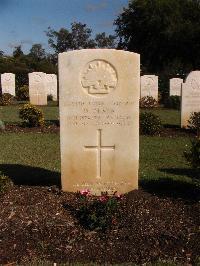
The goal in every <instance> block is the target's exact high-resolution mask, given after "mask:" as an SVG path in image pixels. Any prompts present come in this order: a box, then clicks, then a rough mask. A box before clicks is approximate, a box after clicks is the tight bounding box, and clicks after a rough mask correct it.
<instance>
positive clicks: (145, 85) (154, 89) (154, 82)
mask: <svg viewBox="0 0 200 266" xmlns="http://www.w3.org/2000/svg"><path fill="white" fill-rule="evenodd" d="M140 81H141V84H140V98H143V97H147V96H150V97H153V98H154V99H155V100H156V101H158V76H155V75H143V76H141V80H140Z"/></svg>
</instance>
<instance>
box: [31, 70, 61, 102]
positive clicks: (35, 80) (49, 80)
mask: <svg viewBox="0 0 200 266" xmlns="http://www.w3.org/2000/svg"><path fill="white" fill-rule="evenodd" d="M28 76H29V98H30V103H31V104H34V105H47V95H52V97H53V100H54V101H56V100H57V76H56V75H55V74H46V73H43V72H33V73H29V75H28ZM46 88H47V89H46Z"/></svg>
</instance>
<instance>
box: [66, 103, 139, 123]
mask: <svg viewBox="0 0 200 266" xmlns="http://www.w3.org/2000/svg"><path fill="white" fill-rule="evenodd" d="M134 104H135V103H134V102H132V101H109V102H107V103H106V104H105V102H104V101H88V102H87V101H70V102H66V103H65V106H67V107H68V110H70V112H68V114H66V123H67V124H68V125H71V126H78V127H80V126H96V127H98V128H99V127H102V126H104V127H105V126H108V127H110V126H120V127H122V126H123V127H129V126H131V124H132V121H133V119H134V114H133V113H132V114H130V112H129V111H128V110H129V107H130V106H131V105H134Z"/></svg>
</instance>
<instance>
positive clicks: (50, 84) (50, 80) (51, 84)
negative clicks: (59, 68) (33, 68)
mask: <svg viewBox="0 0 200 266" xmlns="http://www.w3.org/2000/svg"><path fill="white" fill-rule="evenodd" d="M46 86H47V94H48V95H52V96H53V101H57V75H55V74H46Z"/></svg>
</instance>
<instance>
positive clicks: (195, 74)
mask: <svg viewBox="0 0 200 266" xmlns="http://www.w3.org/2000/svg"><path fill="white" fill-rule="evenodd" d="M192 112H200V71H192V72H191V73H190V74H189V75H188V76H187V78H186V81H185V83H183V84H182V98H181V127H187V126H188V119H189V118H190V115H191V113H192Z"/></svg>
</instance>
